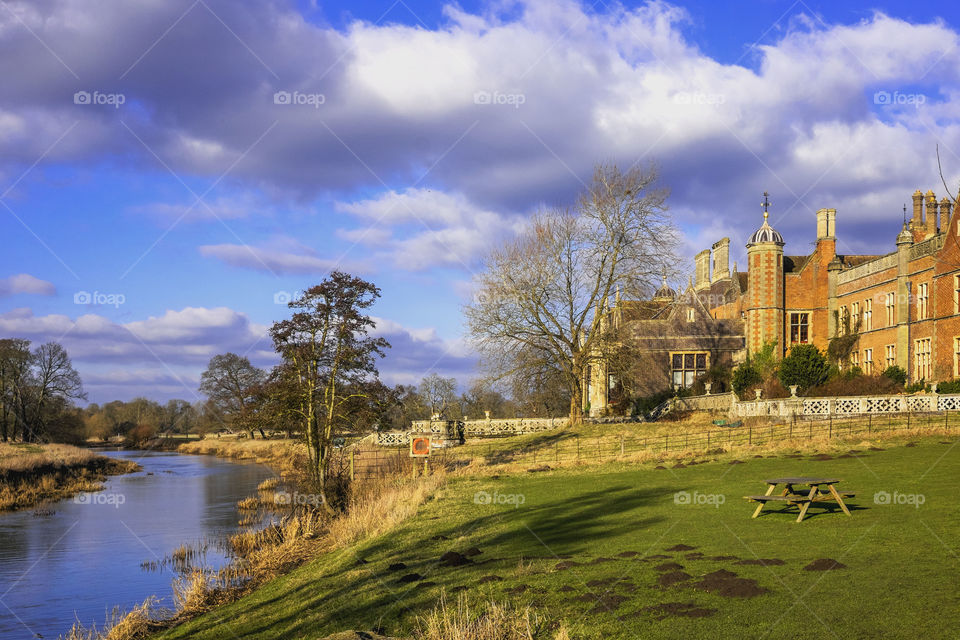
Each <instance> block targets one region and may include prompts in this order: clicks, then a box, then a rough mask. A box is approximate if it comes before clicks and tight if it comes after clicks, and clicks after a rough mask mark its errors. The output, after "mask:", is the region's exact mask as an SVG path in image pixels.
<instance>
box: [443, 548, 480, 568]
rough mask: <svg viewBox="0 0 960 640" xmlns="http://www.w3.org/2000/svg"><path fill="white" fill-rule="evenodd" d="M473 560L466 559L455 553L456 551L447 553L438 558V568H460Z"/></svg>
mask: <svg viewBox="0 0 960 640" xmlns="http://www.w3.org/2000/svg"><path fill="white" fill-rule="evenodd" d="M472 562H473V560H471V559H470V558H468V557H466V556H465V555H463V554H462V553H457V552H456V551H447V552H446V553H445V554H443V555H442V556H440V566H441V567H462V566H463V565H465V564H471V563H472Z"/></svg>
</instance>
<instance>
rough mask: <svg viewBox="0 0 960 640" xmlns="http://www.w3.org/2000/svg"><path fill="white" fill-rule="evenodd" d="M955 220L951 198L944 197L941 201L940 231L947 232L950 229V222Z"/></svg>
mask: <svg viewBox="0 0 960 640" xmlns="http://www.w3.org/2000/svg"><path fill="white" fill-rule="evenodd" d="M951 218H953V202H951V201H950V198H948V197H946V196H944V197H943V200H941V201H940V230H941V231H947V230H949V228H950V221H951Z"/></svg>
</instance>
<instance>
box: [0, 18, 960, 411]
mask: <svg viewBox="0 0 960 640" xmlns="http://www.w3.org/2000/svg"><path fill="white" fill-rule="evenodd" d="M958 29H960V8H958V7H957V6H956V5H955V3H952V2H922V3H920V2H915V1H912V2H905V1H893V0H878V2H875V3H867V2H853V1H845V2H834V1H824V2H819V1H814V0H798V1H797V2H789V1H772V0H752V1H749V2H747V1H738V0H734V1H731V2H722V3H721V2H714V1H712V0H690V1H687V2H683V1H681V2H675V3H667V2H646V3H640V2H637V3H634V2H629V3H625V4H614V3H608V2H606V1H605V0H599V1H598V2H595V3H590V2H583V3H580V2H573V1H567V0H526V1H512V0H502V1H497V0H489V1H479V2H476V1H470V2H461V3H459V4H443V3H434V2H420V1H417V0H396V1H395V2H391V1H390V0H384V1H383V2H372V1H359V0H353V1H350V2H347V1H344V0H340V1H338V2H329V3H327V2H320V1H319V0H309V1H308V0H301V1H294V0H245V1H244V2H236V1H232V0H138V1H129V2H116V1H115V0H29V1H22V2H21V1H17V0H3V1H2V2H0V73H2V75H0V77H2V78H3V83H2V89H0V216H2V219H3V226H2V229H3V236H2V238H3V250H2V251H0V335H2V336H19V337H25V338H29V339H31V340H34V341H36V342H38V343H39V342H43V341H47V340H57V341H59V342H61V343H63V344H64V345H65V346H66V347H67V349H68V350H69V352H70V354H71V355H72V356H73V358H74V362H75V365H76V366H77V368H78V369H79V370H80V372H81V374H82V376H83V379H84V382H85V387H86V390H87V391H88V392H89V394H90V400H92V401H97V402H103V401H107V400H110V399H114V398H120V399H129V398H131V397H134V396H136V395H141V394H145V395H148V396H150V397H153V398H156V399H158V400H164V399H167V398H170V397H182V398H187V399H190V400H194V399H196V398H197V396H196V393H197V392H196V386H197V383H198V379H199V374H200V372H201V371H202V369H203V367H204V366H205V364H206V362H207V361H208V360H209V358H210V357H211V356H212V355H214V354H217V353H222V352H225V351H234V352H237V353H242V354H246V355H248V356H249V357H250V358H251V359H252V360H253V361H254V362H255V363H257V364H260V365H264V366H267V365H269V364H270V363H271V362H272V351H271V348H270V343H269V340H268V339H267V338H266V334H265V331H266V328H267V327H268V326H269V324H270V323H271V322H273V321H275V320H278V319H280V318H282V317H284V316H285V315H286V311H287V310H286V307H285V306H284V305H283V304H281V303H283V302H285V301H286V299H287V297H288V296H290V295H295V293H296V292H297V291H298V290H301V289H304V288H306V287H308V286H311V285H312V284H316V283H318V282H319V281H321V280H322V279H323V278H324V277H325V275H326V274H327V273H328V272H329V271H330V270H331V269H333V268H338V269H341V270H344V271H348V272H351V273H354V274H357V275H360V276H362V277H365V278H367V279H369V280H372V281H373V282H375V283H376V284H377V285H378V286H380V287H381V288H382V290H383V298H382V299H381V301H380V302H379V303H378V305H377V306H376V308H375V309H374V314H375V315H376V316H377V318H378V332H379V333H381V334H382V335H384V336H385V337H387V339H388V340H389V341H390V342H391V343H392V344H393V349H392V351H391V353H390V355H389V356H388V357H387V359H386V360H385V361H383V363H382V367H381V370H382V373H383V375H384V377H385V379H386V380H387V381H389V382H416V381H418V380H419V379H420V378H421V377H422V376H424V375H425V374H428V373H430V372H433V371H436V372H439V373H441V374H443V375H453V376H456V377H457V378H458V379H459V380H461V382H466V381H467V380H468V378H469V377H470V376H471V375H473V374H474V371H475V362H474V358H473V357H472V355H471V353H470V351H469V349H468V347H467V346H466V344H465V342H464V340H463V337H462V325H461V315H460V307H461V305H462V304H464V303H465V302H467V301H469V299H470V295H471V294H470V282H471V277H472V274H473V273H474V272H475V271H476V270H477V268H478V263H479V261H480V259H481V258H482V256H483V254H484V252H485V251H486V250H487V249H488V248H489V247H490V246H491V245H492V244H494V243H496V242H498V241H500V240H502V239H504V238H509V237H510V236H511V235H512V234H515V233H516V232H517V230H518V229H521V228H522V227H523V224H524V221H525V220H526V219H527V218H528V217H529V216H530V214H531V213H532V212H534V211H536V210H537V209H538V208H540V207H544V206H554V205H563V204H565V203H569V202H570V201H571V200H572V199H573V197H574V196H575V194H576V193H577V191H578V190H580V189H582V188H583V183H584V181H587V180H588V179H589V176H590V173H591V171H592V167H593V165H594V164H595V163H596V162H598V161H613V162H617V163H620V164H621V165H622V166H630V165H632V164H633V163H635V162H638V161H639V162H648V161H654V162H656V163H657V164H658V165H659V167H660V169H661V174H662V179H663V183H664V185H666V186H668V187H669V188H670V189H671V191H672V195H671V197H670V200H669V203H670V207H671V211H672V212H673V214H674V215H675V217H676V220H677V222H678V224H679V225H680V226H681V228H682V229H683V231H684V233H685V234H686V247H685V251H686V254H687V255H688V256H692V255H693V253H695V252H696V251H698V250H700V249H702V248H706V247H708V246H709V245H710V244H711V243H712V242H714V241H715V240H717V239H719V238H720V237H722V236H725V235H728V236H730V237H731V239H732V244H733V247H732V254H733V255H732V256H731V259H732V260H740V261H741V263H742V262H743V256H744V254H745V249H744V247H743V245H744V242H745V240H746V238H747V236H748V235H749V234H750V233H751V232H752V231H753V230H754V229H755V228H756V227H757V226H758V225H759V223H760V220H761V215H760V211H761V209H760V200H761V194H762V192H763V191H765V190H766V191H769V192H770V193H771V201H772V203H773V206H772V215H771V220H772V222H773V224H774V226H776V227H777V229H778V230H779V231H780V232H781V233H783V235H784V236H785V238H786V239H787V251H788V252H791V253H806V252H808V251H809V249H810V243H811V242H812V240H813V238H814V231H815V229H814V212H815V211H816V210H817V209H818V208H821V207H834V208H836V209H837V210H838V215H837V217H838V220H837V229H838V235H839V245H840V251H842V252H846V253H856V252H864V253H874V252H886V251H889V250H891V249H892V240H893V238H894V236H895V235H896V233H897V231H898V229H899V224H900V219H901V208H902V206H903V204H904V202H907V201H909V196H910V194H911V193H912V192H913V190H914V189H916V188H918V187H919V188H921V189H923V190H924V191H926V190H927V189H933V190H934V191H935V192H936V193H937V196H938V198H939V197H942V196H943V195H944V188H943V186H942V184H941V183H940V177H939V174H938V171H937V161H936V148H937V145H938V144H939V146H940V154H941V158H942V160H943V165H944V174H945V177H946V179H947V182H948V184H949V185H951V189H956V187H957V185H958V180H960V129H958V125H960V100H957V97H958V95H957V94H958V89H960V82H958V80H960V79H958V74H960V48H958V46H957V45H958ZM690 270H691V271H692V261H691V264H690Z"/></svg>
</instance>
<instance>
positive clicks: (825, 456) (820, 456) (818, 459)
mask: <svg viewBox="0 0 960 640" xmlns="http://www.w3.org/2000/svg"><path fill="white" fill-rule="evenodd" d="M810 459H811V460H813V461H814V462H826V461H827V460H833V456H831V455H829V454H826V453H818V454H816V455H813V456H810Z"/></svg>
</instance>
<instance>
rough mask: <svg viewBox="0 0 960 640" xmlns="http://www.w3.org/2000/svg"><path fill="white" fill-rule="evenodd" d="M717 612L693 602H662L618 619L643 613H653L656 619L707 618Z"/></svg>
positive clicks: (635, 616) (638, 615)
mask: <svg viewBox="0 0 960 640" xmlns="http://www.w3.org/2000/svg"><path fill="white" fill-rule="evenodd" d="M716 612H717V610H716V609H707V608H706V607H701V606H700V605H698V604H696V603H693V602H664V603H662V604H654V605H650V606H649V607H644V608H643V609H640V610H639V611H637V612H635V613H631V614H628V615H625V616H620V620H628V619H630V618H637V617H640V616H642V615H644V614H648V613H649V614H653V617H654V618H655V619H657V620H665V619H667V618H707V617H709V616H712V615H713V614H715V613H716Z"/></svg>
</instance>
